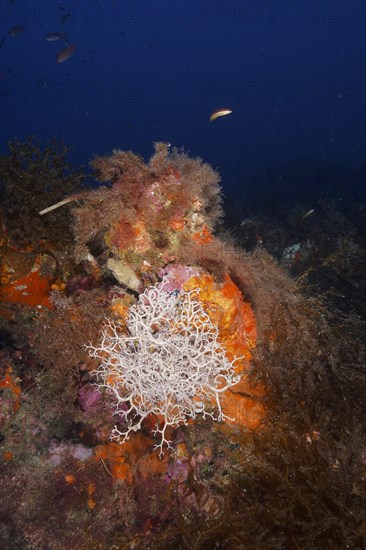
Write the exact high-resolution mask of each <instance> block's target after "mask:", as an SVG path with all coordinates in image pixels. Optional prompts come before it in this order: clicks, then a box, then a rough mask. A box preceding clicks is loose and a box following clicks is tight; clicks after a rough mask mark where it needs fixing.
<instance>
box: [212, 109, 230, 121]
mask: <svg viewBox="0 0 366 550" xmlns="http://www.w3.org/2000/svg"><path fill="white" fill-rule="evenodd" d="M231 113H232V111H231V110H230V109H225V108H224V109H223V108H221V109H216V111H214V112H213V113H212V115H211V116H210V118H209V119H208V120H209V121H210V122H212V121H213V120H216V119H217V118H219V116H225V115H230V114H231Z"/></svg>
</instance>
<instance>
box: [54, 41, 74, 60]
mask: <svg viewBox="0 0 366 550" xmlns="http://www.w3.org/2000/svg"><path fill="white" fill-rule="evenodd" d="M75 50H76V46H75V45H73V44H70V45H69V46H66V47H65V48H62V50H60V51H59V52H58V54H57V55H56V61H57V63H63V62H64V61H66V59H69V57H71V56H72V55H74V53H75Z"/></svg>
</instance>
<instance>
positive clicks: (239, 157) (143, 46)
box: [0, 0, 366, 200]
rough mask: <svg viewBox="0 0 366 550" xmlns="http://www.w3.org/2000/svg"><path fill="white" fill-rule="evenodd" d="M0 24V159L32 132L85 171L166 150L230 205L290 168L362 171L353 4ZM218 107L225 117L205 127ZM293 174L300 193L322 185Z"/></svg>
mask: <svg viewBox="0 0 366 550" xmlns="http://www.w3.org/2000/svg"><path fill="white" fill-rule="evenodd" d="M62 19H64V22H63V24H62V23H61V20H62ZM0 22H1V33H0V40H1V39H2V38H3V37H6V38H5V40H4V41H3V43H2V46H1V49H0V73H1V80H0V112H1V136H0V152H1V154H4V153H5V152H6V146H7V142H8V140H11V139H14V138H15V137H17V138H19V139H21V140H22V139H25V138H26V137H27V136H28V135H30V134H35V135H36V136H37V137H38V138H39V139H40V140H41V141H43V142H45V141H46V140H48V139H49V138H51V137H53V136H55V135H57V136H59V137H61V138H63V139H64V140H65V141H66V143H67V144H70V145H72V146H73V151H72V160H73V161H75V162H77V163H84V164H86V163H88V161H89V160H90V159H91V157H92V156H93V155H95V154H106V153H109V152H110V151H111V150H112V149H113V148H120V149H131V150H133V151H134V152H136V153H140V154H142V155H143V156H144V157H146V158H148V157H149V156H150V154H151V153H152V143H153V142H155V141H160V140H164V141H169V142H170V143H172V145H175V146H178V147H184V149H185V150H186V151H188V152H189V153H190V154H191V155H192V156H201V157H202V158H203V159H204V160H206V161H208V162H210V163H211V164H212V165H213V166H214V167H216V168H218V170H219V171H220V173H221V175H222V178H223V182H222V184H223V187H224V192H225V193H226V194H229V195H230V193H231V192H233V191H239V194H240V192H241V191H243V194H244V195H245V192H247V193H248V191H245V190H246V182H247V178H248V177H249V176H250V177H251V176H252V175H254V174H256V173H257V172H263V170H264V171H265V170H267V171H268V169H271V167H272V166H274V165H279V166H285V165H288V163H295V164H296V163H298V162H299V159H300V166H301V163H303V164H305V165H306V164H308V165H309V166H314V165H315V166H316V167H318V168H315V169H314V174H315V172H316V170H318V171H319V166H321V167H322V168H321V171H322V170H323V167H324V166H326V167H328V168H327V169H330V171H331V172H332V170H333V174H334V175H336V174H339V165H342V166H343V167H344V169H345V174H346V175H347V173H348V172H347V170H349V173H352V171H356V170H358V169H359V168H360V167H361V166H362V165H363V164H365V158H366V130H365V128H366V113H365V111H366V84H365V78H366V46H365V42H366V38H365V36H366V33H365V22H366V3H365V2H364V1H363V0H346V1H342V0H341V1H326V0H321V1H312V0H292V1H282V0H273V1H272V0H263V1H262V0H258V1H255V0H254V1H234V0H232V1H201V0H183V1H181V0H170V1H163V0H133V1H127V0H80V1H77V0H73V1H71V0H70V1H67V0H52V1H51V0H38V1H35V0H3V1H2V2H1V4H0ZM16 26H22V27H24V30H23V31H22V32H16V31H15V32H14V31H13V33H12V34H15V36H10V35H9V30H10V29H13V28H14V27H16ZM60 31H64V32H65V33H66V35H67V41H66V38H61V39H60V40H58V41H54V42H49V41H46V40H45V35H46V34H47V33H53V32H60ZM67 44H71V45H75V46H76V51H75V53H74V55H73V56H71V57H70V58H69V59H67V60H66V61H64V62H63V63H57V62H56V55H57V53H58V52H59V51H60V50H61V49H63V48H64V47H65V46H66V45H67ZM220 107H227V108H229V109H231V110H232V111H233V112H232V114H230V115H228V116H225V117H221V118H219V119H217V120H215V121H214V122H209V121H208V119H209V116H210V114H211V112H212V111H214V110H215V109H218V108H220ZM296 165H297V166H299V165H298V164H296ZM300 171H301V172H302V173H301V177H299V179H298V180H296V179H295V183H294V185H296V181H299V182H301V184H299V186H298V187H299V193H300V194H301V192H302V191H303V190H304V187H306V185H307V183H306V182H307V181H309V186H311V187H312V188H313V187H314V186H315V188H314V192H315V194H316V193H317V191H318V190H319V191H321V186H322V185H326V183H324V181H323V183H319V181H320V180H319V178H318V179H316V177H315V176H314V178H315V179H314V180H313V181H310V180H311V177H310V180H307V179H306V177H305V174H304V172H303V170H302V168H300ZM286 174H287V171H286V170H285V176H284V178H282V179H283V181H284V186H285V187H284V189H286V185H291V186H292V183H291V182H289V180H288V179H286ZM330 179H331V178H330ZM323 180H324V178H323ZM351 180H352V178H351ZM261 181H262V180H261ZM291 181H294V178H293V179H292V180H291ZM344 181H346V184H347V185H348V187H349V188H350V189H349V191H350V193H351V192H352V185H353V184H352V182H351V183H347V181H348V180H347V177H346V179H345V180H342V182H343V183H342V182H341V183H342V185H343V187H344ZM328 184H329V185H331V183H329V182H328ZM257 185H259V187H260V184H259V183H258V184H257ZM276 185H279V187H281V178H280V180H279V183H277V184H276ZM262 187H263V188H260V192H261V193H265V192H266V190H269V191H271V182H268V181H267V183H266V182H265V181H264V180H263V181H262ZM319 187H320V189H319ZM359 193H360V184H359V182H358V183H357V193H356V195H357V194H359ZM243 200H244V199H243Z"/></svg>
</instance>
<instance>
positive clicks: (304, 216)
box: [301, 208, 315, 220]
mask: <svg viewBox="0 0 366 550" xmlns="http://www.w3.org/2000/svg"><path fill="white" fill-rule="evenodd" d="M314 212H315V208H312V209H311V210H309V211H308V212H306V214H304V215H303V216H302V218H301V219H302V220H305V219H306V218H308V217H309V216H311V214H313V213H314Z"/></svg>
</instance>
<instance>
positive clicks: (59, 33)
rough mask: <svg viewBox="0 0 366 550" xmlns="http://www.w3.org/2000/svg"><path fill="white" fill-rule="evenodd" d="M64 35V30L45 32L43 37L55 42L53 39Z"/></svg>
mask: <svg viewBox="0 0 366 550" xmlns="http://www.w3.org/2000/svg"><path fill="white" fill-rule="evenodd" d="M64 36H65V33H64V32H50V33H49V34H46V36H45V39H46V40H47V42H55V40H59V39H60V38H62V37H64Z"/></svg>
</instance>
